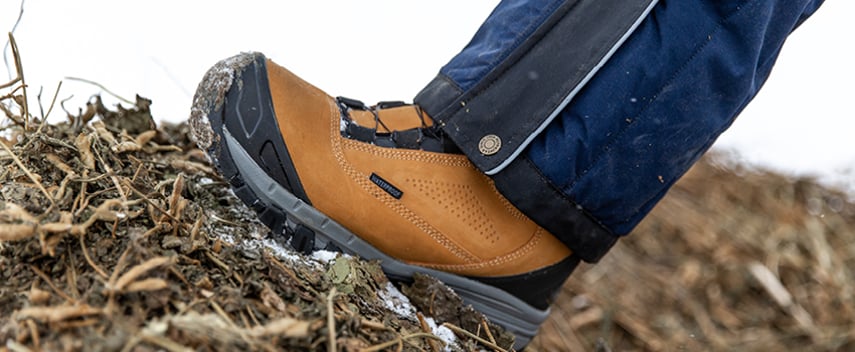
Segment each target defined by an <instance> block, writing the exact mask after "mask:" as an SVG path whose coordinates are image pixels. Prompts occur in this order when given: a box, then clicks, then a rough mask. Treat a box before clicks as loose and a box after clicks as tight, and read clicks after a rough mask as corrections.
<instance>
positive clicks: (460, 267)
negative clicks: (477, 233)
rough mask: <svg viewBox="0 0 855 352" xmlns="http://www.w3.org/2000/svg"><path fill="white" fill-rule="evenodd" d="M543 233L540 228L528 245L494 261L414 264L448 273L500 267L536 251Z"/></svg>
mask: <svg viewBox="0 0 855 352" xmlns="http://www.w3.org/2000/svg"><path fill="white" fill-rule="evenodd" d="M543 233H544V230H543V229H542V228H539V227H538V228H537V230H536V231H535V232H534V236H532V237H531V239H530V240H529V241H528V242H526V244H524V245H523V246H522V247H520V248H518V249H517V250H515V251H513V252H511V253H509V254H506V255H503V256H499V257H496V258H493V259H491V260H488V261H486V262H480V263H472V264H451V265H441V264H428V263H414V264H416V265H420V266H424V267H428V268H432V269H437V270H442V271H448V272H457V273H460V272H463V271H469V270H478V269H483V268H486V267H492V266H499V265H503V264H507V263H509V262H512V261H514V260H517V259H519V258H522V257H523V256H525V255H527V254H529V253H530V252H531V251H533V250H534V247H536V246H537V244H538V243H540V240H541V239H543Z"/></svg>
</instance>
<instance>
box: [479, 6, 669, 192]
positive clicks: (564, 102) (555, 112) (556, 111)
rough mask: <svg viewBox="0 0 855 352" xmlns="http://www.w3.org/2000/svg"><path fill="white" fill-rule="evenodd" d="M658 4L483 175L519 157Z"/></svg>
mask: <svg viewBox="0 0 855 352" xmlns="http://www.w3.org/2000/svg"><path fill="white" fill-rule="evenodd" d="M658 3H659V1H658V0H653V1H652V2H651V3H650V5H648V6H647V8H646V9H644V12H642V13H641V15H640V16H639V17H638V18H637V19H636V20H635V22H634V23H633V24H632V26H631V27H630V28H629V30H627V31H626V33H624V35H623V36H622V37H621V38H620V39H619V40H618V41H617V42H616V43H615V45H614V46H612V48H611V49H610V50H609V51H608V53H606V55H605V56H604V57H603V58H602V60H600V62H598V63H597V65H596V66H594V68H593V69H592V70H591V71H590V72H588V74H587V75H586V76H585V78H583V79H582V81H581V82H579V84H578V85H576V87H575V88H573V90H572V91H570V93H569V94H568V95H567V96H566V97H565V98H564V100H562V101H561V104H559V105H558V107H556V108H555V109H554V110H553V111H552V113H551V114H549V117H547V118H546V120H544V121H543V123H541V124H540V126H538V127H537V129H535V130H534V131H533V132H532V133H531V134H530V135H529V136H528V138H526V139H525V140H524V141H523V142H522V143H521V144H520V145H519V147H517V149H516V150H514V152H513V153H511V155H510V156H508V157H507V158H506V159H505V160H504V161H503V162H502V163H501V164H499V165H498V166H496V167H495V168H492V169H490V170H486V171H484V173H485V174H487V175H491V176H492V175H495V174H497V173H499V172H501V171H502V170H504V169H505V168H506V167H507V166H508V165H510V163H511V162H512V161H514V159H516V158H517V157H518V156H519V155H520V153H522V151H523V150H525V148H526V147H527V146H528V145H529V144H531V142H532V141H533V140H534V138H535V137H537V135H539V134H540V133H541V132H543V130H544V129H546V126H548V125H549V123H551V122H552V120H554V119H555V117H556V116H558V114H559V113H561V111H562V110H564V108H565V107H567V104H569V103H570V101H571V100H573V97H575V96H576V94H577V93H579V91H580V90H582V88H583V87H584V86H585V85H586V84H587V83H588V81H590V80H591V78H593V77H594V75H595V74H596V73H597V71H599V70H600V68H601V67H603V65H605V64H606V62H608V61H609V59H610V58H611V57H612V55H614V53H615V52H617V50H618V48H620V47H621V45H623V43H624V42H626V40H627V38H629V36H630V35H632V33H633V32H635V30H636V29H637V28H638V26H639V25H641V22H642V21H644V19H645V18H647V15H649V14H650V11H651V10H653V7H654V6H656V4H658Z"/></svg>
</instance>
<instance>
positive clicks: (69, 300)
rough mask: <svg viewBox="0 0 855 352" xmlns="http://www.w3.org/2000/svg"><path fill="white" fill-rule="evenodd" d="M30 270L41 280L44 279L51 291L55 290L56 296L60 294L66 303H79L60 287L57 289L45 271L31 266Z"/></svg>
mask: <svg viewBox="0 0 855 352" xmlns="http://www.w3.org/2000/svg"><path fill="white" fill-rule="evenodd" d="M30 270H32V271H33V272H34V273H35V274H36V275H38V276H39V277H40V278H42V280H44V282H45V283H46V284H47V285H48V286H50V288H51V290H53V292H56V294H58V295H59V296H60V297H62V298H63V299H65V300H66V301H68V302H70V303H76V302H77V301H76V300H75V299H74V298H71V296H69V295H68V294H66V293H65V292H64V291H62V290H60V289H59V287H56V285H54V284H53V281H52V280H51V279H50V276H48V275H47V274H45V273H44V272H43V271H41V270H39V268H36V267H35V266H32V265H30Z"/></svg>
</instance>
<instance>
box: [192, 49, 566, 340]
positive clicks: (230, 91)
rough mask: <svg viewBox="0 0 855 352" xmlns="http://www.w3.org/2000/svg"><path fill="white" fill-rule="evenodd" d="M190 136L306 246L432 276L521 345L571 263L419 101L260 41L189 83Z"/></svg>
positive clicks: (295, 243)
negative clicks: (358, 86) (325, 79)
mask: <svg viewBox="0 0 855 352" xmlns="http://www.w3.org/2000/svg"><path fill="white" fill-rule="evenodd" d="M191 126H192V128H193V136H194V139H195V140H196V142H197V143H198V144H199V146H200V148H202V149H204V150H206V151H207V152H208V154H209V155H210V157H211V158H212V159H213V161H214V163H215V164H216V166H217V167H218V169H219V170H220V171H221V172H222V173H223V175H224V176H225V177H226V178H227V179H228V180H229V183H230V184H231V186H232V188H233V189H234V191H235V193H236V194H237V196H238V197H239V198H240V199H241V200H242V201H244V202H246V203H247V204H248V205H250V206H251V207H252V208H253V209H254V210H255V211H257V212H258V215H259V218H260V219H261V221H262V222H263V223H264V224H266V225H267V226H268V227H269V228H270V229H271V230H272V231H273V233H274V234H275V235H277V236H284V239H285V240H286V241H287V243H289V244H290V245H291V246H292V247H293V248H294V249H296V250H298V251H303V252H311V251H314V250H320V249H326V250H335V251H340V252H344V253H348V254H351V255H356V256H359V257H362V258H364V259H369V260H371V259H376V260H379V261H380V263H381V266H382V267H383V270H384V271H385V272H386V274H387V275H388V276H389V277H390V278H392V279H395V280H404V281H406V280H408V279H410V278H412V276H413V274H415V273H423V274H428V275H431V276H434V277H436V278H438V279H439V280H441V281H443V282H444V283H445V284H446V285H448V286H449V287H451V288H452V289H454V290H455V291H456V292H457V294H458V295H460V296H461V298H463V299H464V301H465V302H466V303H468V304H471V305H472V306H473V308H475V309H476V310H478V311H480V312H482V313H484V314H485V315H486V316H487V317H488V318H489V319H490V320H491V321H493V322H494V323H497V324H499V325H502V326H503V327H505V328H506V329H507V330H509V331H511V332H513V333H514V334H515V335H516V336H517V340H516V343H515V346H516V347H518V348H522V347H524V346H525V345H526V344H527V343H528V342H529V340H530V339H531V338H532V337H533V336H534V335H535V334H536V333H537V330H538V327H539V326H540V324H541V323H542V322H543V320H545V319H546V317H547V315H548V313H549V310H548V308H549V305H550V303H551V301H552V299H553V297H554V296H555V294H556V293H557V291H558V290H559V288H560V287H561V286H562V284H563V283H564V281H565V279H566V278H567V277H568V276H569V275H570V273H571V272H572V271H573V269H574V268H575V267H576V265H577V264H578V259H577V258H576V257H575V256H573V255H572V253H571V251H570V250H569V249H568V248H567V247H566V246H565V245H564V244H562V243H561V242H560V241H559V240H557V239H556V238H555V237H554V236H553V235H552V234H550V233H549V232H547V231H546V230H544V229H543V228H541V227H540V226H538V225H537V224H535V223H534V222H532V221H531V220H530V219H529V218H527V217H526V216H525V215H523V214H522V213H521V212H519V211H518V210H517V209H516V208H514V207H513V206H512V205H511V204H510V203H509V202H508V201H507V200H506V199H505V198H504V197H503V196H502V195H501V194H500V193H499V192H498V191H497V190H496V188H495V187H494V185H493V182H492V181H491V179H490V178H489V177H487V176H485V175H484V174H483V173H481V172H480V171H478V170H477V169H476V168H475V167H473V165H472V164H471V162H470V161H469V160H468V159H467V157H466V156H464V155H462V154H461V153H460V152H459V150H458V149H457V148H456V147H455V145H454V144H453V143H451V142H450V141H449V140H448V139H447V138H444V136H443V134H442V133H441V132H440V131H439V129H438V127H437V126H435V125H434V123H433V120H431V118H430V116H428V115H427V114H426V113H425V112H423V111H422V110H421V109H420V108H419V106H417V105H408V104H404V103H402V102H386V103H379V104H377V105H374V106H370V107H369V106H366V105H365V104H363V103H362V102H360V101H357V100H354V99H348V98H342V97H339V98H333V97H331V96H329V95H327V94H326V93H324V92H323V91H321V90H319V89H318V88H316V87H314V86H312V85H311V84H309V83H307V82H305V81H303V80H302V79H300V78H299V77H297V76H296V75H294V74H293V73H291V72H290V71H288V70H286V69H285V68H282V67H280V66H278V65H276V64H275V63H273V62H272V61H270V60H267V59H266V58H265V57H264V56H262V55H261V54H257V53H249V54H241V55H238V56H235V57H232V58H230V59H227V60H224V61H222V62H220V63H218V64H217V65H215V66H214V67H213V68H211V69H210V70H209V71H208V73H207V74H206V75H205V77H204V79H203V81H202V82H201V83H200V85H199V88H198V90H197V92H196V96H195V97H194V105H193V109H192V114H191Z"/></svg>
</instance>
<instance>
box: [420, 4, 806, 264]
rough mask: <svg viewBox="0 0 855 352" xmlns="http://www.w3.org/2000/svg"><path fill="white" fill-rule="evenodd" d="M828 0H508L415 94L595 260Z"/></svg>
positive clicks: (554, 228) (713, 134) (731, 114)
mask: <svg viewBox="0 0 855 352" xmlns="http://www.w3.org/2000/svg"><path fill="white" fill-rule="evenodd" d="M821 3H822V0H789V1H779V0H741V1H700V0H679V1H665V0H660V1H658V2H656V1H653V0H631V1H626V0H622V1H616V0H615V1H610V0H587V1H586V0H578V1H555V0H505V1H502V2H501V3H500V4H499V5H498V7H497V8H496V9H495V10H494V12H493V13H492V14H491V15H490V17H489V18H488V19H487V21H486V22H485V23H484V24H483V26H482V27H481V28H480V29H479V31H478V32H477V34H476V35H475V37H474V38H473V39H472V41H471V42H470V43H469V44H468V45H467V46H466V48H464V49H463V51H462V52H461V53H460V54H458V55H457V56H456V57H454V58H453V59H452V60H451V61H450V62H449V63H448V64H447V65H446V66H444V67H443V68H442V69H441V70H440V73H439V75H438V76H437V78H436V79H434V81H432V82H431V83H430V84H429V85H428V86H427V87H426V88H425V89H424V90H423V91H422V92H421V93H419V95H418V96H417V97H416V99H415V100H416V102H417V103H419V104H420V105H422V107H423V108H425V110H426V111H427V112H428V113H429V114H431V116H432V117H434V119H435V120H437V121H439V122H440V125H441V126H443V130H444V131H445V132H446V133H447V134H448V135H449V136H450V137H451V138H452V139H453V140H454V141H455V142H456V143H457V144H458V146H460V147H461V149H462V150H463V151H464V152H465V153H466V154H467V156H469V157H470V159H472V160H473V162H474V163H475V164H476V166H478V167H479V168H480V169H481V170H482V171H484V172H486V173H487V174H489V175H491V176H492V177H493V178H494V180H495V182H496V185H497V187H498V188H499V190H500V191H501V192H502V193H503V194H504V195H505V196H506V197H507V198H508V199H509V200H510V201H511V202H512V203H514V204H515V205H516V206H517V207H518V208H520V209H521V210H522V211H523V212H524V213H525V214H526V215H528V216H529V217H531V218H532V219H533V220H534V221H536V222H538V223H539V224H540V225H541V226H543V227H545V228H547V229H548V230H550V232H552V233H553V234H556V236H557V237H559V238H560V239H562V241H564V242H565V243H566V244H567V245H568V246H569V247H570V248H571V249H572V250H574V252H575V253H576V254H578V255H580V256H581V257H582V259H585V260H587V261H596V260H598V259H599V258H600V257H601V256H602V255H603V254H604V253H605V252H606V251H607V250H608V248H610V246H611V245H613V244H614V242H615V241H616V239H617V238H619V237H620V236H623V235H626V234H628V233H629V232H630V231H631V230H632V229H633V228H634V227H635V226H636V225H637V224H638V223H639V222H640V221H641V220H642V219H643V218H644V216H645V215H647V213H648V212H649V211H650V210H651V209H652V208H653V206H654V205H655V204H656V203H657V202H658V201H659V200H660V199H661V198H662V197H663V196H664V195H665V193H666V192H667V191H668V189H669V188H670V187H671V186H672V185H673V184H674V183H675V182H676V181H677V180H678V179H679V178H680V177H681V176H682V175H683V174H684V173H685V172H686V171H687V170H688V169H689V167H690V166H691V165H692V164H693V163H694V162H696V161H697V160H698V159H699V158H700V156H701V155H702V154H703V153H704V152H705V151H706V150H707V149H708V148H709V147H710V146H711V145H712V144H713V142H714V141H715V140H716V138H717V137H718V136H719V134H721V133H722V132H723V131H724V130H725V129H726V128H727V127H728V126H730V124H731V123H732V122H733V120H734V118H735V117H736V116H737V115H738V114H739V112H740V111H742V109H743V108H744V107H745V105H746V104H747V103H748V102H749V101H751V99H752V98H753V97H754V96H755V95H756V93H757V91H758V90H759V89H760V87H761V86H762V85H763V83H764V82H765V81H766V78H767V77H768V75H769V73H770V71H771V69H772V66H773V64H774V62H775V60H776V58H777V56H778V53H779V51H780V49H781V46H782V45H783V43H784V41H785V39H786V38H787V36H788V35H789V34H790V33H791V32H792V31H793V30H794V29H795V28H796V27H797V26H798V25H799V24H801V23H802V21H804V20H805V19H806V18H807V17H808V16H810V15H811V14H812V13H813V12H814V11H815V10H816V9H817V8H818V7H819V6H820V5H821Z"/></svg>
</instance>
